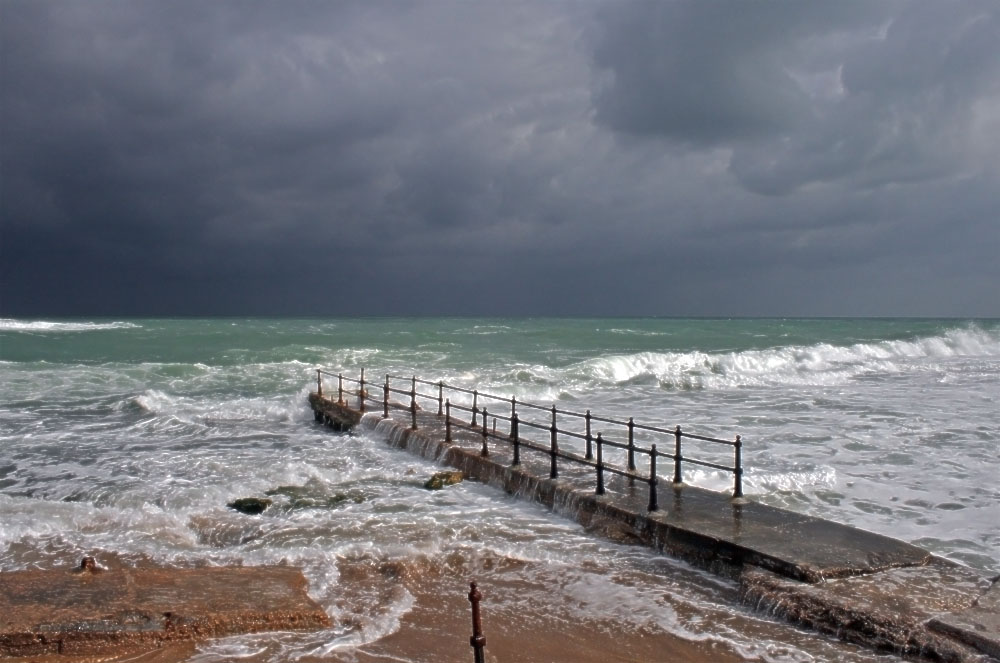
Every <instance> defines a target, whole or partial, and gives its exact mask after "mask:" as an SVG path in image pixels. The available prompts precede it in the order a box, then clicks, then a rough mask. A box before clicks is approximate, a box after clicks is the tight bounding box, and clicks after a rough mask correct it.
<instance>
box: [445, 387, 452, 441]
mask: <svg viewBox="0 0 1000 663" xmlns="http://www.w3.org/2000/svg"><path fill="white" fill-rule="evenodd" d="M444 441H445V442H446V443H447V444H451V399H450V398H449V399H448V400H446V401H445V402H444Z"/></svg>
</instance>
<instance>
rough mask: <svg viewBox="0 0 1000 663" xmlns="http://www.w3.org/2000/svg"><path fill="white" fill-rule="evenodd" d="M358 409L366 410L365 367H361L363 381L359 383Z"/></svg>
mask: <svg viewBox="0 0 1000 663" xmlns="http://www.w3.org/2000/svg"><path fill="white" fill-rule="evenodd" d="M358 384H359V387H358V409H359V410H361V411H362V412H364V411H365V367H364V366H362V367H361V381H360V382H359V383H358Z"/></svg>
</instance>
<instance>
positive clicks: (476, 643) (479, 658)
mask: <svg viewBox="0 0 1000 663" xmlns="http://www.w3.org/2000/svg"><path fill="white" fill-rule="evenodd" d="M482 599H483V595H482V593H481V592H480V591H479V588H478V587H477V586H476V583H475V582H470V583H469V603H471V604H472V637H470V638H469V645H470V646H471V647H472V650H473V653H474V654H475V662H476V663H483V662H484V661H485V654H484V652H483V649H484V648H485V647H486V636H484V635H483V620H482V615H481V614H480V612H479V602H480V601H481V600H482Z"/></svg>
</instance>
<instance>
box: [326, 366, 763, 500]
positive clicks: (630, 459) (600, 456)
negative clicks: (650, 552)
mask: <svg viewBox="0 0 1000 663" xmlns="http://www.w3.org/2000/svg"><path fill="white" fill-rule="evenodd" d="M324 375H326V376H329V377H334V378H336V379H337V402H338V403H340V404H342V405H348V406H350V405H352V404H357V409H358V410H360V411H361V412H365V411H366V408H365V405H366V403H375V404H378V405H380V406H381V409H382V416H383V418H388V417H389V412H390V410H405V411H408V412H409V413H410V428H411V429H412V430H417V411H418V410H420V409H421V408H420V405H419V404H418V399H421V400H422V401H423V402H425V403H426V402H433V403H434V404H435V405H436V406H437V416H438V417H443V418H444V422H445V442H448V443H451V442H452V441H453V440H452V427H453V426H456V425H457V426H461V427H463V428H465V429H467V430H474V431H477V432H478V433H479V434H480V435H481V436H482V449H481V451H480V455H482V456H489V454H490V450H489V444H488V442H489V440H497V441H500V442H503V443H506V444H509V445H510V446H511V447H512V450H513V459H512V462H511V465H515V466H516V465H520V464H521V452H522V451H523V450H528V451H533V452H536V453H540V454H544V455H546V456H548V459H549V477H550V478H553V479H555V478H557V477H558V476H559V460H560V459H562V460H565V461H569V462H571V463H575V464H578V465H584V466H589V467H591V468H592V469H593V470H594V472H595V474H596V492H597V494H599V495H603V494H604V491H605V486H604V476H605V474H614V475H618V476H622V477H626V478H628V479H629V480H631V481H635V480H641V481H644V482H646V483H647V484H648V485H649V510H650V511H655V510H657V508H658V504H657V495H656V486H657V484H658V483H659V477H658V476H657V459H659V458H666V459H667V460H669V461H671V462H672V463H673V479H672V482H673V484H674V485H675V486H680V485H681V484H683V481H684V478H683V469H684V467H685V466H686V465H695V466H698V467H705V468H709V469H715V470H719V471H722V472H730V473H732V474H733V499H737V498H741V497H743V458H742V452H743V443H742V440H741V438H740V436H739V435H736V436H735V438H734V439H733V440H724V439H721V438H716V437H710V436H707V435H696V434H694V433H688V432H685V431H683V430H682V429H681V427H680V426H675V427H674V428H672V429H670V428H664V427H659V426H650V425H647V424H639V423H636V422H635V420H634V419H633V418H631V417H629V419H628V420H627V421H626V420H622V419H612V418H609V417H603V416H597V415H594V414H591V412H590V410H587V411H586V412H583V413H581V412H574V411H572V410H560V409H558V408H556V406H555V405H554V404H553V405H552V406H546V405H538V404H535V403H528V402H525V401H518V400H517V399H516V398H515V397H513V396H512V397H510V398H505V397H502V396H496V395H493V394H489V393H485V392H481V391H479V390H478V389H467V388H465V387H458V386H455V385H449V384H446V383H444V382H443V381H438V382H432V381H430V380H423V379H420V378H418V377H416V376H415V375H413V376H401V375H391V374H388V373H387V374H385V377H384V381H383V382H382V384H381V385H378V391H381V392H382V397H381V398H376V397H374V396H372V393H373V392H375V389H374V388H373V387H374V385H373V384H372V383H371V382H368V381H366V380H365V369H364V368H362V369H361V377H360V379H353V378H349V377H345V376H344V375H343V374H341V373H331V372H328V371H324V370H323V369H317V370H316V386H317V393H318V394H319V395H323V376H324ZM393 381H395V385H394V384H393ZM401 381H402V382H405V384H406V385H407V387H408V388H406V389H404V388H401V387H399V386H398V385H399V383H400V382H401ZM345 383H347V384H348V385H349V386H348V388H345V386H344V385H345ZM350 385H355V386H356V388H353V389H352V388H349V387H350ZM418 385H419V387H420V388H426V387H431V388H433V389H434V390H435V392H436V393H426V392H421V391H418ZM446 392H447V393H448V394H449V395H450V394H461V395H463V396H466V397H467V396H471V397H472V404H471V405H464V404H461V403H453V402H452V401H451V398H450V397H447V398H446V396H445V394H446ZM393 394H396V395H399V396H403V397H405V398H406V399H408V402H401V401H399V402H394V401H393V400H392V396H393ZM492 403H496V404H497V406H498V409H497V410H494V411H490V409H489V405H490V404H492ZM500 409H502V410H503V413H501V412H500ZM458 413H464V415H460V414H458ZM541 413H544V414H541ZM522 414H523V415H527V416H522ZM491 419H492V422H493V426H492V428H490V426H489V421H490V420H491ZM574 420H575V421H578V422H581V423H582V424H583V427H582V430H572V429H570V428H566V425H567V423H566V422H567V421H574ZM497 421H503V422H505V423H504V425H503V426H502V428H501V430H500V431H499V432H498V431H497ZM595 423H596V424H605V425H607V426H614V427H616V428H617V429H618V430H617V431H616V433H614V434H612V437H617V440H616V439H612V438H611V437H608V436H606V435H605V431H603V430H602V431H600V432H598V433H597V434H596V435H595V434H594V432H593V429H594V424H595ZM523 428H530V429H533V430H536V431H544V432H546V433H548V444H542V443H539V442H538V441H536V440H533V439H531V438H528V437H522V429H523ZM503 429H506V430H503ZM640 436H643V437H648V438H652V439H664V438H666V439H667V440H669V441H670V442H672V443H673V450H672V452H668V451H660V450H658V449H657V447H656V444H655V443H651V444H650V445H649V446H648V447H645V446H642V445H641V444H640V440H639V437H640ZM536 437H537V436H536ZM567 439H570V440H579V441H582V442H583V446H584V454H583V455H582V456H581V455H580V454H577V453H573V452H571V451H566V450H564V449H562V448H560V440H562V441H566V440H567ZM685 441H689V442H703V443H708V444H711V445H716V446H724V447H730V448H731V449H732V454H733V455H732V459H733V464H732V465H731V466H730V465H724V464H722V463H719V462H714V461H712V460H706V459H704V458H697V457H692V456H690V455H686V453H688V447H687V446H685ZM608 448H611V449H617V450H620V451H622V452H624V463H623V464H622V465H616V464H614V463H609V462H608V461H607V460H606V458H605V454H606V453H607V450H608ZM637 455H638V456H645V457H647V459H648V461H647V462H646V463H645V464H646V465H647V469H648V472H647V473H646V474H640V473H639V471H638V470H637V466H636V456H637Z"/></svg>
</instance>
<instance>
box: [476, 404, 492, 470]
mask: <svg viewBox="0 0 1000 663" xmlns="http://www.w3.org/2000/svg"><path fill="white" fill-rule="evenodd" d="M487 425H488V424H487V415H486V408H483V449H482V451H480V452H479V455H480V456H482V457H483V458H485V457H487V456H489V455H490V449H489V447H488V446H486V438H487V437H488V436H489V434H490V430H489V428H487Z"/></svg>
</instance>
